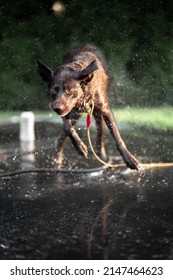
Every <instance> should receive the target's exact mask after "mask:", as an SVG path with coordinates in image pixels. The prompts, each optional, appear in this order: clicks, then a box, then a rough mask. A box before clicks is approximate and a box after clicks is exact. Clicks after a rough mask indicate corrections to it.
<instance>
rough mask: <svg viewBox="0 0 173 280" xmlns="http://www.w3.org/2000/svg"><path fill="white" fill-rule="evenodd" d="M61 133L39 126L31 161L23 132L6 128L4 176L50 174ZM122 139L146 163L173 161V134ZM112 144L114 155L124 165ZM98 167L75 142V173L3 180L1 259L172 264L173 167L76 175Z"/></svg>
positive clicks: (69, 163) (68, 160) (70, 162)
mask: <svg viewBox="0 0 173 280" xmlns="http://www.w3.org/2000/svg"><path fill="white" fill-rule="evenodd" d="M81 130H82V131H79V132H80V133H82V134H83V137H82V138H84V137H85V133H86V131H85V130H84V129H81ZM58 134H59V130H58V127H57V125H54V124H52V125H50V124H46V123H44V124H41V123H40V124H37V126H36V136H37V140H36V151H35V152H34V154H32V157H31V154H28V155H27V154H25V155H24V154H23V155H22V154H21V152H20V145H19V141H18V127H17V126H15V125H11V126H8V125H6V126H4V127H1V132H0V135H1V144H0V159H1V163H0V171H1V174H3V173H4V172H11V171H15V170H21V169H25V168H43V167H46V168H49V169H50V170H51V168H52V167H53V158H54V157H55V154H54V142H55V139H56V135H58ZM92 134H94V131H93V133H92ZM121 134H122V135H123V138H124V139H125V141H126V143H127V145H128V147H129V148H130V150H131V151H133V152H134V153H135V154H137V155H138V157H139V158H140V161H142V162H158V161H165V162H171V161H172V156H173V151H172V140H173V133H172V132H168V131H167V132H164V131H162V132H156V131H153V130H144V129H139V128H127V129H125V130H123V129H122V131H121ZM10 135H11V136H10ZM107 138H108V140H107V150H108V153H109V154H111V155H112V156H113V155H115V156H117V160H118V161H119V162H121V159H120V157H119V155H118V153H117V151H116V148H115V145H114V143H113V141H112V139H111V137H110V136H109V134H108V137H107ZM85 143H87V140H86V141H85ZM134 143H135V145H134ZM27 156H28V157H27ZM99 166H100V164H99V163H98V162H97V161H96V160H95V159H94V158H93V156H92V155H91V154H90V156H89V159H88V160H84V159H82V158H81V157H79V156H78V154H77V153H76V151H75V150H74V149H73V147H72V146H71V144H70V142H69V144H68V145H67V148H66V152H65V165H64V168H65V169H67V170H69V172H67V173H52V172H49V171H47V172H35V173H27V174H18V175H14V176H5V177H1V178H0V259H173V167H163V168H158V167H157V168H156V167H153V168H148V169H145V170H143V171H141V172H136V171H131V170H129V169H127V168H125V167H119V168H117V169H114V170H100V171H94V172H88V173H84V172H79V173H73V170H77V171H79V169H80V170H81V169H84V170H86V169H87V168H95V167H99Z"/></svg>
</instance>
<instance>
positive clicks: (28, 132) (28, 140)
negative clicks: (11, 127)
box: [19, 112, 35, 168]
mask: <svg viewBox="0 0 173 280" xmlns="http://www.w3.org/2000/svg"><path fill="white" fill-rule="evenodd" d="M19 138H20V148H21V152H22V153H23V155H22V161H23V162H22V168H26V167H31V166H32V163H33V162H34V161H35V155H34V153H33V151H34V149H35V116H34V113H33V112H22V113H21V115H20V135H19Z"/></svg>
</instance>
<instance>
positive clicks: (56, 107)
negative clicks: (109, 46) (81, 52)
mask: <svg viewBox="0 0 173 280" xmlns="http://www.w3.org/2000/svg"><path fill="white" fill-rule="evenodd" d="M37 63H38V72H39V74H40V76H41V77H42V79H43V81H46V82H47V83H48V87H49V92H50V95H51V97H52V100H53V101H52V102H51V103H50V104H49V107H50V108H51V109H52V110H53V111H55V112H56V113H57V114H58V115H60V116H65V115H67V114H68V113H69V112H70V111H71V110H72V109H73V108H74V107H75V105H76V104H77V103H78V101H79V100H80V99H81V98H82V96H83V94H84V93H83V90H82V84H87V83H88V82H90V81H91V80H92V78H93V72H94V71H95V70H97V69H98V66H97V63H96V61H95V60H93V61H92V62H91V63H90V64H89V65H88V66H87V67H86V68H85V69H83V70H82V71H81V72H77V71H75V70H74V69H73V68H71V67H68V66H67V67H66V66H65V65H64V66H60V67H59V68H58V69H57V70H56V71H52V70H51V69H50V68H48V67H47V66H46V65H44V64H43V63H41V62H40V61H39V60H38V61H37Z"/></svg>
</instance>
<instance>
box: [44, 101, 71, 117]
mask: <svg viewBox="0 0 173 280" xmlns="http://www.w3.org/2000/svg"><path fill="white" fill-rule="evenodd" d="M49 108H50V109H51V110H52V111H54V112H55V113H57V114H58V115H59V116H61V117H64V116H66V115H67V114H68V113H69V112H70V110H62V109H60V108H56V107H54V106H53V105H52V103H50V104H49Z"/></svg>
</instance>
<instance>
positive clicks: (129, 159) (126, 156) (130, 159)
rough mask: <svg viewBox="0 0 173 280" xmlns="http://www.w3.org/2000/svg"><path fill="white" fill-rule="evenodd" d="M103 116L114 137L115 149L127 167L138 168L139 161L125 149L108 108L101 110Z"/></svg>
mask: <svg viewBox="0 0 173 280" xmlns="http://www.w3.org/2000/svg"><path fill="white" fill-rule="evenodd" d="M103 117H104V120H105V122H106V124H107V126H108V128H109V130H110V131H111V134H112V136H113V138H114V139H115V142H116V146H117V149H118V150H119V152H120V154H121V156H122V157H123V160H124V162H125V163H126V165H127V167H129V168H131V169H137V170H138V169H139V162H138V160H137V159H136V158H135V156H133V155H132V154H131V153H130V152H129V150H128V149H127V147H126V145H125V143H124V141H123V139H122V138H121V135H120V133H119V131H118V128H117V125H116V123H115V120H114V117H113V114H112V112H111V111H110V109H109V108H108V109H107V110H105V111H104V112H103Z"/></svg>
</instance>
